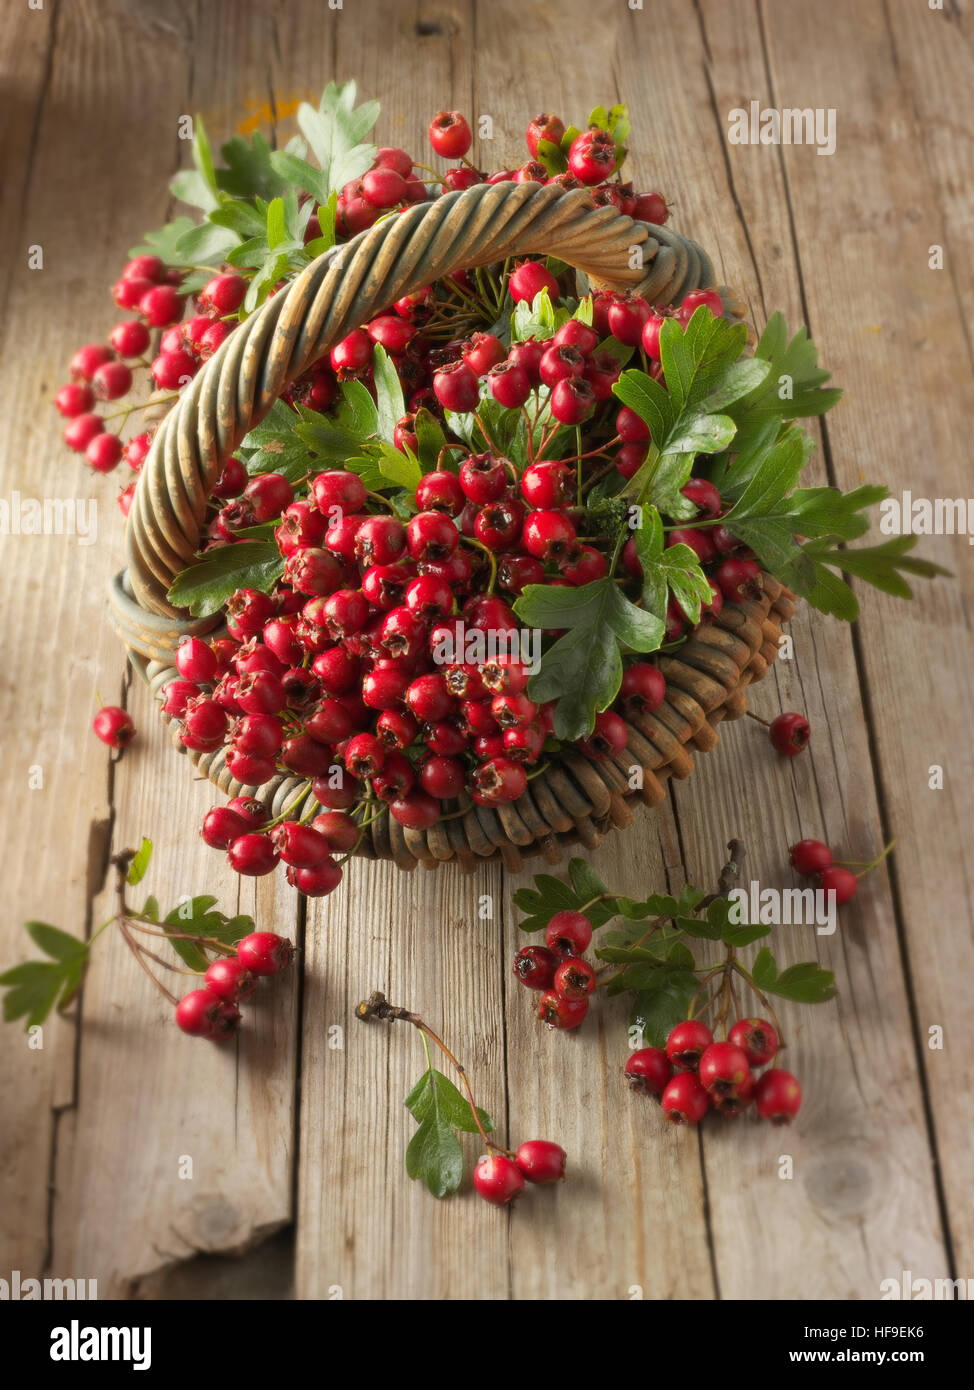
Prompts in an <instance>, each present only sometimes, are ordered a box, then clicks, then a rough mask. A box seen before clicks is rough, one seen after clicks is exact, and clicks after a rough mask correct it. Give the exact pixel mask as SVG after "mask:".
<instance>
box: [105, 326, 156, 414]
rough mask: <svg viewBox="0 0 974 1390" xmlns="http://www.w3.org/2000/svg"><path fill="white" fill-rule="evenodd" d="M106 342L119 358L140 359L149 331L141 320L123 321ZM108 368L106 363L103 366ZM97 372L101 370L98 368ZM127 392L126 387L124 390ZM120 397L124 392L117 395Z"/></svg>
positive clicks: (147, 343)
mask: <svg viewBox="0 0 974 1390" xmlns="http://www.w3.org/2000/svg"><path fill="white" fill-rule="evenodd" d="M108 341H109V342H110V343H111V345H112V347H113V348H114V349H115V351H116V352H117V353H118V355H119V357H141V356H142V354H143V353H144V352H145V350H146V348H147V347H148V346H149V330H148V328H146V326H145V324H144V323H143V322H142V320H141V319H125V320H124V321H123V322H122V323H118V324H116V325H115V327H114V328H113V329H112V331H111V333H109V335H108ZM104 365H105V366H108V363H105V364H104ZM99 370H101V369H100V368H99ZM129 384H130V385H131V373H130V374H129ZM125 390H128V387H126V388H125ZM118 394H119V395H120V396H121V395H124V394H125V391H120V392H119V393H118Z"/></svg>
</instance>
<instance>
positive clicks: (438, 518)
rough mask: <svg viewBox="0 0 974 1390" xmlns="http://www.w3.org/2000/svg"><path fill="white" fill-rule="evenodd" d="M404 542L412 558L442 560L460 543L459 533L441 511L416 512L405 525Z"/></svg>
mask: <svg viewBox="0 0 974 1390" xmlns="http://www.w3.org/2000/svg"><path fill="white" fill-rule="evenodd" d="M406 543H407V545H408V547H409V553H410V555H411V556H412V557H413V559H414V560H421V561H422V560H443V559H445V558H446V557H447V556H448V555H452V554H453V552H454V550H456V548H457V546H458V545H459V543H460V533H459V531H458V530H457V528H456V527H455V526H454V524H453V522H452V521H451V520H450V518H449V517H447V516H444V515H443V513H442V512H417V513H416V515H415V516H413V517H410V519H409V525H408V526H407V527H406Z"/></svg>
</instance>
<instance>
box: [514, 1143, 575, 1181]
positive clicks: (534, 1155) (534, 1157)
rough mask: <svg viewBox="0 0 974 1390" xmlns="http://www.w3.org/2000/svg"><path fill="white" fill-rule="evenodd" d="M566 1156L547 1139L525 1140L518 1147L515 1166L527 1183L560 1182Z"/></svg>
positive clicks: (558, 1145) (558, 1146)
mask: <svg viewBox="0 0 974 1390" xmlns="http://www.w3.org/2000/svg"><path fill="white" fill-rule="evenodd" d="M567 1161H568V1155H567V1154H566V1153H565V1150H564V1149H563V1148H562V1147H561V1145H560V1144H552V1143H551V1142H550V1140H548V1139H527V1140H526V1141H525V1142H524V1143H523V1144H521V1145H520V1146H519V1147H518V1151H517V1166H518V1167H519V1168H520V1170H521V1172H522V1174H523V1175H524V1177H526V1178H527V1180H528V1182H534V1183H548V1182H561V1181H562V1180H563V1178H564V1176H565V1164H566V1163H567Z"/></svg>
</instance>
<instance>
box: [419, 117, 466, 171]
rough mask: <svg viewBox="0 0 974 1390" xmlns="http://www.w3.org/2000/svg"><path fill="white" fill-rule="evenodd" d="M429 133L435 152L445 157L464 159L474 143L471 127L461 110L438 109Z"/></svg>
mask: <svg viewBox="0 0 974 1390" xmlns="http://www.w3.org/2000/svg"><path fill="white" fill-rule="evenodd" d="M428 135H429V142H430V144H431V145H432V146H433V149H434V151H435V153H436V154H438V155H440V156H441V157H442V158H443V159H462V158H463V156H464V155H465V154H466V153H467V151H468V150H469V149H470V146H471V145H472V144H473V136H472V135H471V133H470V127H469V125H467V122H466V119H465V118H464V117H463V116H462V115H461V114H460V112H459V111H438V112H437V113H436V115H435V116H434V117H433V119H432V121H431V122H430V127H429V131H428Z"/></svg>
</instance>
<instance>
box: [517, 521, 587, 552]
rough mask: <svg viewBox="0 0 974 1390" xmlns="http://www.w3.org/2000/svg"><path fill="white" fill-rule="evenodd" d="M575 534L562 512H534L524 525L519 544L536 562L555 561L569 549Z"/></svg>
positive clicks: (573, 528)
mask: <svg viewBox="0 0 974 1390" xmlns="http://www.w3.org/2000/svg"><path fill="white" fill-rule="evenodd" d="M576 534H577V533H576V531H575V527H574V526H573V524H572V523H571V521H569V519H568V517H567V516H565V515H564V513H563V512H557V511H534V512H531V514H530V515H529V516H528V518H527V520H526V521H525V523H524V531H523V533H522V536H521V543H522V545H523V546H524V549H525V550H526V551H527V552H528V554H529V555H533V556H534V557H535V559H537V560H557V559H559V557H560V556H562V555H564V554H565V553H566V552H567V551H568V549H569V548H570V547H571V545H572V543H573V542H574V540H575V537H576Z"/></svg>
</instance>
